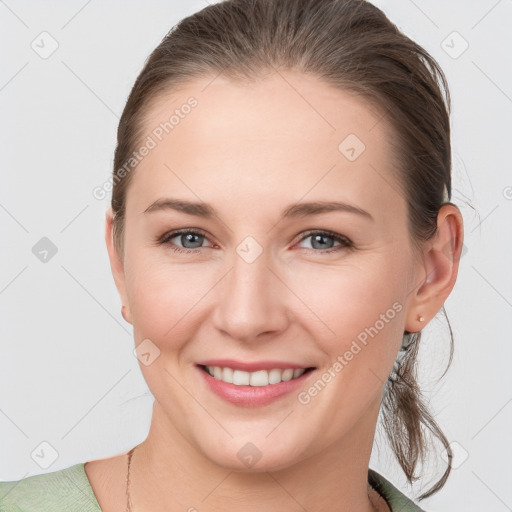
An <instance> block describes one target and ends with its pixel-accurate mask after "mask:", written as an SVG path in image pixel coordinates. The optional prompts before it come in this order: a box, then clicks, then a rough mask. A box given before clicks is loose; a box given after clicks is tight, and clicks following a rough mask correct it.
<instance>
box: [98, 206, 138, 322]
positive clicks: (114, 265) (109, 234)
mask: <svg viewBox="0 0 512 512" xmlns="http://www.w3.org/2000/svg"><path fill="white" fill-rule="evenodd" d="M113 225H114V214H113V211H112V208H109V209H108V210H107V211H106V213H105V243H106V246H107V252H108V257H109V260H110V268H111V270H112V276H113V278H114V282H115V285H116V288H117V291H118V292H119V295H120V298H121V303H122V304H123V306H122V308H121V314H122V316H123V318H124V319H125V320H126V321H127V322H128V323H130V324H131V323H132V320H131V313H130V308H129V306H127V305H126V304H129V301H128V296H127V293H126V281H125V272H124V270H125V269H124V263H123V259H122V258H121V256H120V255H119V251H118V250H117V247H116V244H115V242H114V236H113V235H114V232H113Z"/></svg>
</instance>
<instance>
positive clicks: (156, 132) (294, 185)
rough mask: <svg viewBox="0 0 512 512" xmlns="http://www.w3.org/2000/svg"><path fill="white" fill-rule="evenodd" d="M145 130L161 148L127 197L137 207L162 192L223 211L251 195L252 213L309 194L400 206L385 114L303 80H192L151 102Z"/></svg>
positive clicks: (282, 76)
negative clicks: (221, 207)
mask: <svg viewBox="0 0 512 512" xmlns="http://www.w3.org/2000/svg"><path fill="white" fill-rule="evenodd" d="M192 105H193V106H192ZM143 126H144V128H143V130H142V138H143V139H145V140H149V139H148V137H149V138H150V139H151V140H152V141H153V143H154V147H153V148H152V149H151V150H150V151H149V153H148V154H147V156H145V157H144V158H143V159H142V161H141V162H140V163H139V164H138V166H137V170H136V172H135V176H134V177H133V182H132V183H131V185H130V188H129V190H128V196H129V197H130V196H131V198H130V199H129V200H127V203H128V202H131V203H133V204H136V205H137V209H138V210H140V208H141V207H142V206H143V205H144V204H146V203H148V204H149V202H150V201H154V200H155V199H157V198H158V197H162V196H164V195H165V193H168V195H171V196H179V197H182V198H184V197H188V198H190V199H194V200H196V199H197V197H201V199H202V200H204V201H208V202H213V203H219V204H229V200H230V198H231V199H232V198H233V197H234V195H236V197H241V195H242V196H243V195H245V196H246V199H247V202H246V205H247V206H249V205H251V206H252V207H253V208H257V207H258V205H262V203H261V200H262V199H264V200H265V202H264V204H266V205H267V207H268V205H269V204H273V202H274V203H275V202H276V201H277V202H279V201H280V200H281V201H284V200H285V199H286V200H290V201H298V200H300V198H301V197H303V196H305V195H306V194H307V195H308V199H309V200H313V199H316V198H315V197H314V196H315V195H319V196H320V195H321V196H322V199H326V200H329V199H333V198H336V199H342V198H343V196H347V198H348V196H352V197H357V198H358V199H360V200H364V202H365V203H367V205H369V204H372V203H373V204H375V205H377V206H379V205H381V206H385V204H386V202H387V203H389V202H393V203H395V206H396V203H397V197H396V196H397V195H398V196H400V193H399V191H398V188H399V187H398V186H397V183H396V182H395V176H394V175H395V174H396V173H395V172H394V164H393V161H392V157H391V150H390V146H391V144H392V136H393V134H392V130H391V128H390V126H389V125H388V122H387V120H386V119H385V118H384V117H383V112H382V110H381V109H378V108H376V107H375V106H374V105H371V104H369V103H368V102H366V101H364V100H363V99H362V97H361V96H360V95H357V94H356V93H354V92H351V91H342V90H339V89H335V88H333V87H332V86H329V85H327V84H325V83H322V82H321V81H319V80H318V79H316V78H315V77H311V76H308V75H304V74H301V73H297V72H292V71H286V72H284V71H280V72H275V73H273V74H272V75H270V76H267V77H266V78H264V79H262V80H259V81H255V82H243V83H242V82H234V81H232V80H229V79H227V78H225V77H222V76H219V77H205V78H202V79H197V80H194V81H192V82H189V83H186V84H183V85H181V86H180V88H179V89H176V90H174V91H173V92H172V93H169V94H162V95H160V96H159V97H158V98H157V99H156V100H155V101H153V102H152V104H151V105H150V107H149V108H148V110H147V112H146V116H145V120H144V125H143ZM326 194H327V196H329V197H325V196H326ZM280 198H281V199H280ZM398 199H399V200H400V199H401V197H398ZM225 201H228V203H225ZM146 206H147V204H146Z"/></svg>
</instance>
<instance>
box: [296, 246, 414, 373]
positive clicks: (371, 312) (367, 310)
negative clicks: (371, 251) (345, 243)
mask: <svg viewBox="0 0 512 512" xmlns="http://www.w3.org/2000/svg"><path fill="white" fill-rule="evenodd" d="M370 260H371V261H370ZM404 265H406V262H405V261H398V260H397V259H396V258H394V259H393V258H389V257H386V255H384V254H382V255H379V257H374V258H368V259H367V261H366V262H365V263H364V264H362V263H361V264H360V265H357V266H356V265H346V266H343V267H340V268H324V269H322V271H321V272H315V273H314V274H313V273H310V274H307V273H305V272H301V273H299V275H297V274H295V276H294V280H293V281H291V283H293V285H291V286H292V289H293V290H294V291H295V292H296V294H297V296H299V297H300V298H301V299H302V301H303V302H304V304H305V305H306V306H307V308H308V311H305V313H304V315H302V319H303V322H302V323H303V327H305V328H306V329H307V330H308V331H309V332H310V334H311V336H312V338H313V339H315V341H316V343H317V344H318V345H319V346H321V348H322V349H323V351H324V352H325V353H327V354H328V355H329V357H330V359H331V360H334V359H336V357H337V356H339V355H343V354H345V353H346V352H347V351H352V353H353V354H352V355H351V354H350V353H348V354H347V358H351V359H352V358H353V359H355V357H353V355H354V353H357V354H358V355H357V359H358V361H361V362H362V361H363V360H364V361H366V362H365V364H367V365H370V364H371V365H373V361H375V365H374V366H375V367H376V368H378V367H379V364H380V363H378V362H379V361H382V365H383V366H384V367H387V366H389V365H391V366H392V364H393V361H394V359H395V357H396V352H397V351H398V348H399V343H400V339H401V337H402V333H403V325H404V312H405V311H404V310H405V307H404V304H403V301H404V299H405V293H404V290H405V287H404V283H403V282H402V280H401V279H400V278H399V277H400V276H401V274H402V270H400V269H401V268H405V266H404ZM290 278H291V276H290ZM305 319H307V320H305ZM354 343H355V344H354ZM358 347H359V348H361V349H363V350H359V349H358ZM363 352H364V355H363ZM352 366H355V365H352ZM381 373H382V372H381Z"/></svg>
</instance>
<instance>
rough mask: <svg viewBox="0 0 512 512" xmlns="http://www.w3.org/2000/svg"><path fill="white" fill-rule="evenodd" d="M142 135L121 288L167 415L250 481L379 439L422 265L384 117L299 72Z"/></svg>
mask: <svg viewBox="0 0 512 512" xmlns="http://www.w3.org/2000/svg"><path fill="white" fill-rule="evenodd" d="M285 78H286V80H285ZM208 84H209V85H208ZM190 97H193V98H195V100H194V101H195V103H194V102H192V101H189V104H192V103H194V106H193V107H191V108H185V107H183V105H185V104H187V100H188V98H190ZM176 109H178V112H177V113H176V116H175V118H174V120H173V121H171V122H172V123H173V126H172V129H169V125H167V131H168V133H166V131H165V129H162V125H161V123H165V122H166V121H169V117H170V115H172V114H173V112H174V111H175V110H176ZM177 119H179V120H177ZM164 126H165V125H164ZM159 127H160V129H159ZM144 133H145V135H144V136H145V137H147V136H149V137H150V138H151V139H152V140H153V141H154V142H155V143H156V144H155V146H154V147H152V148H151V150H150V151H149V152H148V154H147V156H145V158H144V159H143V160H142V161H141V162H140V163H139V164H138V167H137V169H136V171H133V172H134V176H133V181H132V182H131V184H130V187H129V188H128V192H127V199H126V218H125V233H124V260H123V262H122V267H120V268H121V270H120V271H119V273H118V275H117V276H116V282H117V285H118V288H119V290H120V292H121V296H122V298H123V304H125V305H126V307H127V310H126V311H127V313H126V314H127V317H128V319H129V321H130V322H131V323H132V324H133V327H134V334H135V344H136V345H139V344H140V343H145V345H141V347H144V350H143V352H144V353H146V356H144V357H145V359H142V358H141V364H140V366H141V370H142V372H143V375H144V378H145V380H146V382H147V384H148V386H149V388H150V390H151V392H152V394H153V395H154V397H155V401H156V406H155V409H154V417H153V421H154V422H157V423H158V424H159V427H160V428H161V429H164V430H167V431H168V432H169V435H179V436H181V437H182V438H184V439H185V440H187V441H188V443H189V446H190V447H191V448H193V449H194V450H196V452H197V453H199V454H201V455H203V456H204V457H206V458H207V459H208V460H210V461H212V462H213V463H215V464H218V465H221V466H223V467H227V468H235V469H236V470H238V471H250V470H251V466H250V464H248V463H247V460H248V459H247V457H246V455H247V454H249V456H251V455H252V456H253V457H256V458H258V457H260V456H261V459H260V460H259V462H258V464H257V469H258V470H270V469H278V468H284V467H288V466H291V465H293V464H297V463H300V461H303V460H305V459H306V458H309V457H312V456H316V455H318V454H321V453H322V452H324V451H325V450H326V449H327V448H330V449H332V448H333V447H335V446H336V447H339V448H340V449H342V447H343V446H344V445H346V444H348V443H349V442H351V443H353V441H354V439H356V438H357V435H367V434H369V433H372V432H373V428H374V427H375V422H376V419H377V416H376V415H377V413H378V409H379V405H380V401H381V396H382V390H383V385H384V382H385V381H386V379H387V376H388V374H389V372H390V371H391V368H392V366H393V363H394V361H395V358H396V355H397V352H398V349H399V347H400V343H401V340H402V334H403V331H404V329H406V328H408V326H407V318H408V317H407V315H408V312H409V311H410V309H411V304H410V302H409V300H410V297H411V296H412V295H413V294H411V291H412V290H413V288H414V285H415V281H416V279H417V277H418V269H419V268H420V263H419V262H418V259H417V257H416V256H415V255H414V253H413V251H412V245H411V241H410V238H409V233H408V230H407V206H406V201H405V199H404V197H403V196H402V195H401V194H400V192H399V190H400V189H399V186H398V183H397V182H396V178H395V170H394V163H393V161H392V158H391V152H390V150H391V144H392V131H391V129H390V127H389V125H387V123H386V121H385V119H382V112H377V111H375V110H374V109H372V108H371V107H370V106H369V105H367V104H366V103H365V102H363V100H362V99H361V97H358V96H356V95H354V94H351V93H349V92H345V91H340V90H337V89H334V88H332V87H330V86H328V85H326V84H324V83H322V82H320V81H318V80H317V79H316V78H313V77H308V76H305V75H300V74H298V73H295V72H292V71H287V72H286V73H284V72H282V73H280V74H277V73H276V74H274V75H272V76H269V77H267V78H265V79H264V80H261V81H259V82H258V83H252V84H240V83H234V82H232V81H230V80H228V79H223V78H221V77H217V78H216V79H214V80H213V81H212V77H209V78H208V79H206V78H205V79H201V80H197V81H196V82H190V83H188V84H186V86H183V87H182V88H181V89H180V90H179V91H174V92H173V93H172V94H169V95H168V96H165V97H160V98H159V99H158V101H156V102H155V103H153V104H152V106H151V109H150V110H149V112H148V116H147V118H146V121H145V132H144ZM155 133H156V134H158V135H155ZM159 139H161V140H159ZM146 140H149V139H146ZM150 145H151V146H153V144H150ZM166 201H167V203H166ZM193 204H196V206H193ZM184 231H185V233H184ZM409 328H410V327H409ZM410 329H411V330H413V329H412V328H410ZM416 330H417V329H416ZM251 364H252V366H251ZM200 365H207V366H208V365H209V366H219V367H220V368H222V367H224V368H227V369H224V370H222V369H221V370H216V369H213V368H211V369H210V370H211V371H212V372H213V373H214V376H213V377H212V376H210V375H209V374H207V372H206V371H205V369H204V367H201V366H200ZM229 368H231V370H230V369H229ZM283 368H291V369H295V370H298V371H296V372H295V373H294V376H296V378H292V379H291V380H285V381H284V382H282V383H277V382H276V383H272V384H271V383H269V384H268V385H266V386H265V385H258V384H264V383H265V382H266V381H265V378H267V379H268V378H270V379H271V380H273V379H276V381H280V380H282V379H288V378H289V377H290V373H291V372H290V371H288V372H284V373H281V372H278V371H275V370H279V369H283ZM271 369H273V370H272V371H271ZM301 369H302V370H304V369H309V370H307V371H306V372H304V373H302V372H301ZM232 370H237V371H235V372H233V371H232ZM243 370H254V372H253V373H252V374H251V373H250V374H249V375H247V373H246V372H244V371H243ZM265 370H266V371H265ZM233 373H234V374H235V383H234V384H233V383H231V384H230V383H225V382H223V381H222V380H219V379H218V377H220V376H222V378H225V379H226V380H228V381H229V380H230V376H231V375H232V374H233ZM301 373H302V375H300V374H301ZM238 379H240V380H238ZM244 379H249V380H248V382H249V384H250V383H251V379H252V383H253V384H255V385H253V386H247V381H246V380H244ZM260 379H263V380H260ZM240 383H245V385H239V384H240ZM171 432H172V433H174V434H171ZM178 433H179V434H178ZM249 443H250V444H249Z"/></svg>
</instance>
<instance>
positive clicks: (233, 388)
mask: <svg viewBox="0 0 512 512" xmlns="http://www.w3.org/2000/svg"><path fill="white" fill-rule="evenodd" d="M197 370H198V371H199V373H200V374H201V375H202V376H203V379H204V380H205V382H206V384H207V385H208V387H209V388H210V389H211V390H212V391H213V392H214V393H215V394H216V395H218V396H220V397H221V398H223V399H224V400H227V401H228V402H231V403H232V404H235V405H240V406H244V407H258V406H262V405H267V404H270V403H272V402H274V401H275V400H277V399H278V398H280V397H282V396H284V395H288V394H289V393H292V392H293V391H296V390H297V389H298V388H300V387H301V386H303V385H304V381H305V380H306V379H308V378H309V376H310V375H311V374H312V373H313V371H312V370H309V371H307V372H305V373H303V374H302V375H301V376H300V377H297V378H296V379H291V380H288V381H286V382H280V383H279V384H269V385H268V386H237V385H236V384H229V383H228V382H224V381H222V380H217V379H216V378H214V377H212V376H211V375H210V374H209V373H208V372H207V371H205V370H203V369H202V368H201V367H199V366H198V367H197Z"/></svg>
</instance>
